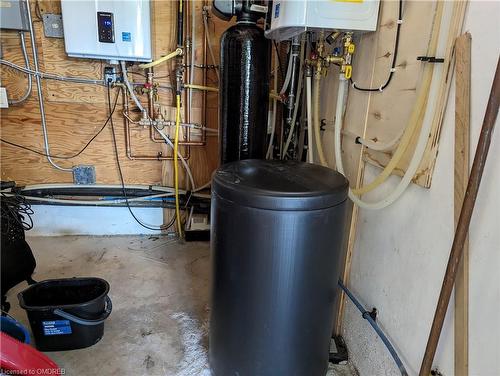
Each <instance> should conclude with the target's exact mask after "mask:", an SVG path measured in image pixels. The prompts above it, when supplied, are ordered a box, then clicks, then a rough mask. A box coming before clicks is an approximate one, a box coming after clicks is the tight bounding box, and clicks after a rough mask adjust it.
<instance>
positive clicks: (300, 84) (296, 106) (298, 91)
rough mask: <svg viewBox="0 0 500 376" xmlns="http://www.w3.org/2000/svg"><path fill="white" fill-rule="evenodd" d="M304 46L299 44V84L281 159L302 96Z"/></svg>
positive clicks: (292, 129) (290, 139) (285, 151)
mask: <svg viewBox="0 0 500 376" xmlns="http://www.w3.org/2000/svg"><path fill="white" fill-rule="evenodd" d="M304 45H305V42H304V40H302V42H301V43H300V63H299V64H300V68H299V80H298V81H299V82H298V83H297V95H296V96H295V106H294V108H293V115H292V121H291V123H290V132H289V133H288V137H287V139H286V143H285V147H284V148H283V153H282V155H281V159H283V158H284V157H285V155H286V153H287V151H288V148H289V147H290V142H292V137H293V134H294V132H295V123H296V121H297V114H298V112H299V103H300V100H301V97H300V95H301V94H302V86H303V81H304V72H303V66H304Z"/></svg>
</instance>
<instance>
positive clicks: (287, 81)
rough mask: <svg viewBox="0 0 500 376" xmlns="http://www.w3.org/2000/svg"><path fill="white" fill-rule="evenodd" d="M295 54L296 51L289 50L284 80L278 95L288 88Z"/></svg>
mask: <svg viewBox="0 0 500 376" xmlns="http://www.w3.org/2000/svg"><path fill="white" fill-rule="evenodd" d="M297 56H298V54H297V53H292V52H290V58H289V59H288V67H287V68H286V75H285V81H284V82H283V86H282V87H281V90H280V95H283V94H285V92H286V90H287V89H288V85H289V84H290V78H291V77H292V70H293V58H294V57H297Z"/></svg>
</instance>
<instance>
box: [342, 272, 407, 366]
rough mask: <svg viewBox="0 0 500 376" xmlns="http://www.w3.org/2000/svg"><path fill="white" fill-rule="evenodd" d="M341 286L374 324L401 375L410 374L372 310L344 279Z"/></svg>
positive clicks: (365, 317)
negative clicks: (364, 304)
mask: <svg viewBox="0 0 500 376" xmlns="http://www.w3.org/2000/svg"><path fill="white" fill-rule="evenodd" d="M338 284H339V287H340V288H341V289H342V290H343V291H344V292H345V293H346V295H347V296H348V297H349V299H351V301H352V302H353V303H354V305H355V306H356V308H357V309H358V310H359V312H361V316H362V317H363V318H364V319H365V320H367V321H368V322H369V323H370V325H371V326H372V328H373V329H374V330H375V332H376V333H377V334H378V336H379V337H380V339H381V340H382V342H383V343H384V345H385V347H387V350H388V351H389V353H390V354H391V356H392V358H393V359H394V362H395V363H396V365H397V366H398V368H399V371H400V372H401V375H402V376H408V372H407V371H406V368H405V366H404V364H403V362H402V361H401V359H400V358H399V356H398V353H397V352H396V349H394V347H393V346H392V344H391V342H390V341H389V339H388V338H387V337H386V336H385V334H384V332H383V331H382V329H380V327H379V326H378V324H377V323H376V322H375V320H374V319H373V318H372V317H371V316H370V312H368V311H367V310H366V309H365V307H363V306H362V305H361V303H360V302H359V300H358V299H356V297H355V296H354V295H353V293H352V292H351V291H350V290H349V289H348V288H347V287H346V286H345V285H344V284H343V283H342V281H341V280H340V279H339V282H338Z"/></svg>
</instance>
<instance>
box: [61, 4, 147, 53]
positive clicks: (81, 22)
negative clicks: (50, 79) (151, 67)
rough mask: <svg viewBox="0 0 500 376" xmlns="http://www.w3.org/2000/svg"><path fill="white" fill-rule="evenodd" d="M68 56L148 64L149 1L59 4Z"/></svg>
mask: <svg viewBox="0 0 500 376" xmlns="http://www.w3.org/2000/svg"><path fill="white" fill-rule="evenodd" d="M61 8H62V16H63V28H64V45H65V48H66V53H67V54H68V55H69V56H73V57H80V58H92V59H105V60H126V61H151V58H152V56H151V10H150V2H149V0H61Z"/></svg>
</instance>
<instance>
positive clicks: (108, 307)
mask: <svg viewBox="0 0 500 376" xmlns="http://www.w3.org/2000/svg"><path fill="white" fill-rule="evenodd" d="M105 299H106V309H105V310H104V313H103V314H102V316H101V317H99V318H98V319H94V320H88V319H83V318H81V317H78V316H75V315H72V314H71V313H68V312H66V311H63V310H62V309H54V313H55V314H56V315H58V316H61V317H62V318H65V319H66V320H69V321H73V322H74V323H77V324H80V325H87V326H92V325H99V324H102V323H103V322H104V320H106V319H107V318H108V317H109V315H110V314H111V310H112V309H113V304H112V303H111V298H110V297H109V296H107V295H106V298H105Z"/></svg>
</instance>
